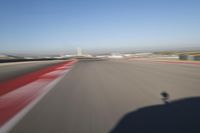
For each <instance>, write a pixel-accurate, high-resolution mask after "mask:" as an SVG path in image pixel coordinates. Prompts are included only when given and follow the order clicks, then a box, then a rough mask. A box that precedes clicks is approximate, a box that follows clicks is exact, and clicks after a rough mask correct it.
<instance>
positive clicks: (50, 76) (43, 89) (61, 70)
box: [0, 60, 76, 133]
mask: <svg viewBox="0 0 200 133" xmlns="http://www.w3.org/2000/svg"><path fill="white" fill-rule="evenodd" d="M74 63H76V60H72V61H67V62H65V63H62V64H59V65H56V66H54V67H52V69H49V68H45V69H46V70H47V69H48V71H45V73H41V72H40V75H37V78H35V79H36V80H33V79H34V78H32V80H33V81H32V82H29V83H28V84H22V86H20V87H18V88H15V89H13V88H12V91H8V92H7V93H5V92H3V94H2V95H0V133H8V132H9V131H10V130H11V129H12V128H13V127H14V126H15V125H16V124H17V123H18V122H19V121H20V120H21V119H22V118H23V117H24V116H25V115H26V114H27V113H28V112H29V111H30V110H31V109H32V108H33V107H34V106H35V105H36V104H37V103H38V102H39V101H40V100H41V99H42V98H43V97H44V96H45V95H46V94H47V93H48V92H49V91H50V90H51V89H52V88H53V87H54V86H55V85H56V84H57V83H58V82H59V81H60V80H61V79H62V78H63V77H64V76H65V75H66V74H67V73H68V72H69V71H70V69H71V68H72V65H73V64H74ZM43 71H44V70H43ZM33 75H34V74H33ZM33 75H32V76H33ZM29 76H30V75H29ZM35 76H36V75H35ZM25 77H26V76H25ZM23 78H24V77H23ZM23 78H22V77H20V79H23ZM16 80H17V79H16ZM10 82H11V83H15V82H14V81H10ZM8 83H9V82H8ZM8 83H6V84H8ZM2 86H3V85H2ZM4 86H6V85H4ZM16 86H18V84H16ZM0 87H1V85H0ZM0 89H2V88H0Z"/></svg>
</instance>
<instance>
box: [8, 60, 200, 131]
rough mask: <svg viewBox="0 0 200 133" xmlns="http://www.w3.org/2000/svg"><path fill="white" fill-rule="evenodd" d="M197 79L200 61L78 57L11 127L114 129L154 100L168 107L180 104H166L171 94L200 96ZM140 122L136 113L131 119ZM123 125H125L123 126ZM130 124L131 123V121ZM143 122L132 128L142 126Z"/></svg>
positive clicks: (152, 103) (125, 129) (181, 97)
mask: <svg viewBox="0 0 200 133" xmlns="http://www.w3.org/2000/svg"><path fill="white" fill-rule="evenodd" d="M199 81H200V67H199V66H193V65H183V64H182V65H181V64H167V63H158V62H147V61H117V60H104V61H79V63H77V64H76V65H75V66H74V67H73V69H72V70H71V71H70V72H69V73H68V74H67V75H66V76H65V77H64V78H63V79H62V80H61V81H60V82H59V83H58V84H57V85H56V86H55V88H53V89H52V90H51V91H50V92H49V93H48V94H47V95H46V96H45V97H44V98H43V99H42V100H41V101H40V102H39V103H38V104H37V105H36V106H35V107H34V108H33V109H32V110H31V111H30V112H29V113H28V114H27V115H26V116H25V117H24V118H23V119H22V120H21V121H20V122H19V123H18V124H17V125H16V126H15V127H14V128H13V129H12V130H11V133H108V132H111V131H112V132H113V133H117V130H118V128H116V126H117V125H118V124H120V120H121V118H124V116H126V115H127V114H128V113H131V112H134V111H137V110H138V109H141V108H144V107H149V106H153V105H157V106H159V109H160V106H162V109H165V108H168V107H169V108H170V107H174V105H176V104H178V102H176V103H175V104H173V105H170V102H172V101H174V100H178V99H185V98H192V97H198V96H200V82H199ZM162 91H166V92H167V93H169V95H170V100H169V103H168V105H164V103H163V101H162V99H161V96H160V93H161V92H162ZM193 100H194V99H193ZM192 105H194V104H192ZM199 105H200V104H199ZM163 106H164V108H163ZM156 108H157V107H156ZM173 109H174V108H173ZM168 110H169V109H168ZM185 110H186V111H187V108H185ZM194 110H195V109H194ZM175 111H176V110H175ZM182 111H183V112H184V109H183V110H182ZM150 112H154V111H150ZM183 112H182V113H183ZM154 113H155V112H154ZM158 113H160V112H158ZM162 113H163V112H162ZM171 113H172V114H173V113H175V112H173V111H171ZM186 113H187V112H186ZM190 113H191V110H190ZM155 114H156V113H155ZM155 114H154V115H152V116H155ZM179 114H180V113H179ZM188 115H191V114H188ZM194 115H196V114H194ZM141 116H144V115H141ZM175 116H176V115H175ZM147 117H149V119H150V118H151V117H150V116H149V115H147ZM161 117H162V116H161ZM173 117H174V116H173ZM197 118H198V117H197ZM125 119H126V118H125ZM149 119H148V120H149ZM165 119H167V118H166V117H165ZM122 120H123V119H122ZM142 120H144V119H142ZM160 120H161V121H162V118H155V120H152V119H151V120H150V123H151V122H152V123H155V121H157V123H156V124H159V123H160V122H159V121H160ZM171 120H172V119H171ZM163 121H165V120H163ZM140 122H141V121H140V118H139V119H138V121H137V122H135V124H136V125H137V123H140ZM124 123H126V122H124ZM172 123H173V120H172ZM190 123H192V122H190ZM129 124H130V123H129ZM187 125H188V124H187ZM187 125H184V126H187ZM194 125H195V123H194ZM123 126H124V127H125V128H124V131H121V130H123ZM131 126H132V127H133V128H134V124H133V125H131ZM151 126H152V125H151ZM154 126H155V125H154ZM121 127H122V128H121ZM121 127H120V128H121V129H120V128H119V131H118V132H120V133H121V132H124V133H126V132H129V131H128V128H130V125H129V127H126V125H123V122H122V126H121ZM147 127H148V126H147V125H143V127H140V129H139V128H138V127H135V129H136V128H138V130H136V131H137V132H140V130H141V132H142V131H144V129H145V128H147ZM156 127H158V125H156ZM115 128H116V130H114V129H115ZM147 130H148V129H146V132H148V131H147ZM150 131H151V130H150ZM152 131H153V130H152ZM163 131H165V129H163ZM130 132H131V131H130ZM160 132H162V131H160Z"/></svg>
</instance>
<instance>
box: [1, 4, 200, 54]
mask: <svg viewBox="0 0 200 133" xmlns="http://www.w3.org/2000/svg"><path fill="white" fill-rule="evenodd" d="M0 46H1V48H0V52H4V51H41V52H42V51H63V50H72V49H75V48H77V47H81V48H83V49H88V50H95V49H129V48H130V49H133V50H134V49H168V48H169V49H172V48H181V47H183V48H184V47H187V48H189V47H200V1H199V0H0Z"/></svg>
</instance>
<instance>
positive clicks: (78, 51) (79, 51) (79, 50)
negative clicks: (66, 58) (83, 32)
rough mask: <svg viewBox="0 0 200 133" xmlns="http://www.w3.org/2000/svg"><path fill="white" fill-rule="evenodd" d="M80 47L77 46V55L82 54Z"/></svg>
mask: <svg viewBox="0 0 200 133" xmlns="http://www.w3.org/2000/svg"><path fill="white" fill-rule="evenodd" d="M82 55H83V53H82V49H81V48H77V56H82Z"/></svg>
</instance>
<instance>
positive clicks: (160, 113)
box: [110, 97, 200, 133]
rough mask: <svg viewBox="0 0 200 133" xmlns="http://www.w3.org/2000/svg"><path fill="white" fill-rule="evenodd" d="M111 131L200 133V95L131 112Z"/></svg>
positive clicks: (113, 132) (127, 132) (120, 132)
mask: <svg viewBox="0 0 200 133" xmlns="http://www.w3.org/2000/svg"><path fill="white" fill-rule="evenodd" d="M110 133H200V97H196V98H188V99H183V100H178V101H174V102H171V103H168V104H164V105H157V106H150V107H145V108H141V109H139V110H137V111H134V112H131V113H129V114H127V115H125V116H124V117H123V118H122V119H121V120H120V122H119V123H118V124H117V126H116V127H115V128H114V129H113V130H112V131H111V132H110Z"/></svg>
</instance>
